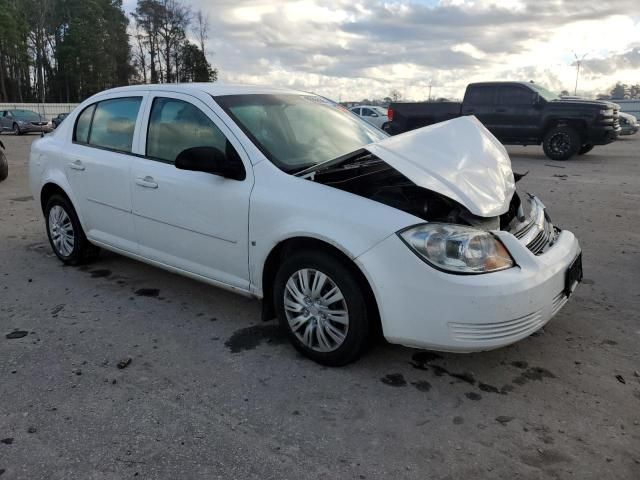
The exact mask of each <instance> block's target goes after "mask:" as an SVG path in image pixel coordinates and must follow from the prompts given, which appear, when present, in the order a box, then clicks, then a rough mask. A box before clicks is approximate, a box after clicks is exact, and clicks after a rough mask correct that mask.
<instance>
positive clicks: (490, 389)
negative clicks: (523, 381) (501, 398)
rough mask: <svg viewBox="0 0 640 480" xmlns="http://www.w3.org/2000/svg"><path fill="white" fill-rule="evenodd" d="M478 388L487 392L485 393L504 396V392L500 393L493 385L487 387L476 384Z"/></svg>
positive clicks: (482, 384) (483, 384)
mask: <svg viewBox="0 0 640 480" xmlns="http://www.w3.org/2000/svg"><path fill="white" fill-rule="evenodd" d="M478 388H479V389H480V390H482V391H483V392H487V393H501V394H503V395H506V392H502V391H500V390H499V389H498V387H494V386H493V385H488V384H486V383H482V382H480V383H478Z"/></svg>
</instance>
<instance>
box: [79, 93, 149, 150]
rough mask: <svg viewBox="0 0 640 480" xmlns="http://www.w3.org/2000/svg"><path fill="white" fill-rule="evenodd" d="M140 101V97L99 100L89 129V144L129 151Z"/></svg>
mask: <svg viewBox="0 0 640 480" xmlns="http://www.w3.org/2000/svg"><path fill="white" fill-rule="evenodd" d="M141 102H142V98H141V97H129V98H114V99H112V100H104V101H102V102H99V103H98V105H97V106H96V109H95V112H94V114H93V120H92V122H91V128H90V130H89V142H88V143H89V145H92V146H96V147H101V148H108V149H110V150H117V151H119V152H127V153H128V152H131V147H132V145H133V133H134V132H135V129H136V119H137V118H138V110H140V103H141Z"/></svg>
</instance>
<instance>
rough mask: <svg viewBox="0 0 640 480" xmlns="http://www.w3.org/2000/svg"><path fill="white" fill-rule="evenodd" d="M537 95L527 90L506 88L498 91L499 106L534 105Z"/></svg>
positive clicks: (514, 87) (515, 87)
mask: <svg viewBox="0 0 640 480" xmlns="http://www.w3.org/2000/svg"><path fill="white" fill-rule="evenodd" d="M534 98H535V94H534V93H533V92H532V91H531V90H529V89H526V88H522V87H517V86H513V87H510V86H504V87H501V88H499V89H498V105H532V104H533V100H534Z"/></svg>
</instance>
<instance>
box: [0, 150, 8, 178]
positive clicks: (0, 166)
mask: <svg viewBox="0 0 640 480" xmlns="http://www.w3.org/2000/svg"><path fill="white" fill-rule="evenodd" d="M8 176H9V162H8V161H7V157H5V155H4V152H3V151H2V150H0V182H1V181H3V180H5V179H6V178H7V177H8Z"/></svg>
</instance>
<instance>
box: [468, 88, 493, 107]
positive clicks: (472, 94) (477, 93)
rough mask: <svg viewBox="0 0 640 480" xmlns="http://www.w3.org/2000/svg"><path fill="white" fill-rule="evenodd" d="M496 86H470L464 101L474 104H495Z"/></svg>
mask: <svg viewBox="0 0 640 480" xmlns="http://www.w3.org/2000/svg"><path fill="white" fill-rule="evenodd" d="M495 93H496V89H495V87H491V86H469V87H467V93H466V94H465V96H464V103H469V104H472V105H494V104H495V96H496V95H495Z"/></svg>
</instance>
